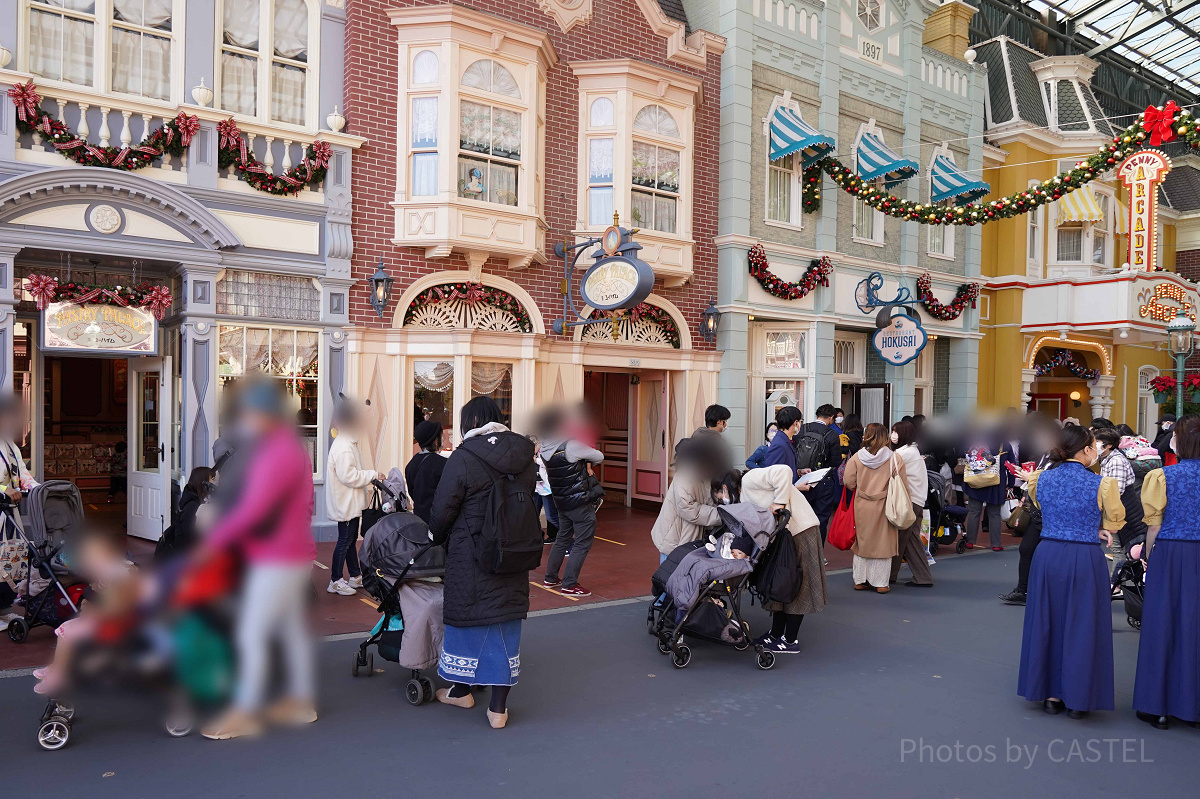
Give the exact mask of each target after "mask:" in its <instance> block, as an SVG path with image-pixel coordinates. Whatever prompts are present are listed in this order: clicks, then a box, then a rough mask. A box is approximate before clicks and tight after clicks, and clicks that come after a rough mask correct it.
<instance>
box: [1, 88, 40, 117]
mask: <svg viewBox="0 0 1200 799" xmlns="http://www.w3.org/2000/svg"><path fill="white" fill-rule="evenodd" d="M8 96H9V97H11V98H12V101H13V105H15V106H16V107H17V116H18V117H19V118H20V120H21V121H22V122H28V123H29V124H30V125H32V124H34V123H36V122H37V118H38V104H39V103H41V102H42V96H41V95H40V94H38V93H37V89H35V88H34V86H33V81H32V80H31V81H29V82H27V83H23V84H20V83H19V84H17V85H16V86H13V87H12V88H11V89H9V90H8Z"/></svg>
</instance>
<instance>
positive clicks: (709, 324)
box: [700, 297, 721, 343]
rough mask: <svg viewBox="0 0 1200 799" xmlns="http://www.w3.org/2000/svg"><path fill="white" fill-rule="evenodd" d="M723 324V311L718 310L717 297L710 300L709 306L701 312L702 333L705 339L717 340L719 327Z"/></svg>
mask: <svg viewBox="0 0 1200 799" xmlns="http://www.w3.org/2000/svg"><path fill="white" fill-rule="evenodd" d="M720 324H721V312H720V311H718V310H717V298H716V297H713V298H712V299H711V300H709V301H708V307H707V308H705V309H704V310H703V311H701V313H700V335H701V336H702V337H703V338H704V340H705V341H707V342H709V343H712V342H714V341H716V340H717V328H718V327H719V326H720Z"/></svg>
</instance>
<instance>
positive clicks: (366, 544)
mask: <svg viewBox="0 0 1200 799" xmlns="http://www.w3.org/2000/svg"><path fill="white" fill-rule="evenodd" d="M432 541H433V535H432V534H431V533H430V532H429V527H428V526H427V525H426V524H425V522H424V521H422V520H421V517H419V516H417V515H416V514H413V513H404V512H401V513H389V514H387V515H386V516H384V517H383V518H382V519H380V520H379V521H377V522H375V524H373V525H371V529H370V530H368V531H367V535H366V537H365V538H364V539H363V545H362V552H361V554H362V560H363V563H365V564H366V565H367V566H368V567H369V568H372V569H377V570H379V571H380V572H382V573H383V574H385V575H387V576H389V577H399V576H400V574H401V573H402V572H403V571H404V569H405V568H406V567H407V566H408V565H409V561H411V560H413V558H414V557H417V555H418V553H421V550H422V549H423V548H425V547H427V546H428V545H429V544H430V542H432ZM445 573H446V550H445V549H444V548H443V547H438V546H429V548H428V549H426V550H425V552H424V553H423V554H421V555H420V557H417V560H416V563H413V564H412V568H411V569H409V570H408V574H406V575H405V576H404V579H406V580H412V579H416V578H418V577H441V576H442V575H443V574H445Z"/></svg>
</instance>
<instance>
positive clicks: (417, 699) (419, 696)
mask: <svg viewBox="0 0 1200 799" xmlns="http://www.w3.org/2000/svg"><path fill="white" fill-rule="evenodd" d="M404 698H405V699H407V700H408V703H409V704H410V705H413V706H416V705H419V704H421V702H422V701H424V699H425V686H423V685H421V681H420V680H409V681H408V685H406V686H405V687H404Z"/></svg>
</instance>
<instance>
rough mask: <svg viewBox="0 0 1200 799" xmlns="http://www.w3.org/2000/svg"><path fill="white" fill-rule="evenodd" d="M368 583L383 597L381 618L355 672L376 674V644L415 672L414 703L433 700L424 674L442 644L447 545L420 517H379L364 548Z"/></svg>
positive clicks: (409, 691)
mask: <svg viewBox="0 0 1200 799" xmlns="http://www.w3.org/2000/svg"><path fill="white" fill-rule="evenodd" d="M360 554H361V557H362V562H363V587H364V588H366V589H367V591H368V592H369V593H370V594H371V596H373V597H375V599H377V600H378V601H379V608H378V609H379V612H380V614H381V617H380V619H379V623H378V624H376V625H375V627H374V629H372V630H371V635H370V636H369V637H368V638H367V640H365V641H363V642H362V643H361V644H360V645H359V647H358V652H357V653H355V656H354V668H353V671H352V673H353V675H354V676H355V677H358V676H359V675H360V674H366V676H368V677H369V676H371V675H373V674H374V673H375V656H374V654H368V653H367V648H368V647H370V646H371V645H372V644H373V645H375V648H376V649H378V650H379V655H380V657H382V658H383V659H384V660H390V661H391V662H393V663H399V664H400V665H401V666H403V667H404V668H407V669H410V670H411V672H412V675H411V678H410V679H409V681H408V685H407V686H406V687H405V697H406V698H407V699H408V701H409V703H410V704H412V705H420V704H422V703H423V702H428V701H430V700H432V699H433V682H432V681H430V680H429V679H428V678H426V677H423V676H421V670H422V669H428V668H431V667H433V666H434V665H435V664H436V663H437V661H438V656H439V653H440V651H441V648H442V638H443V636H444V633H445V627H444V626H443V622H442V585H441V580H440V579H439V578H441V577H442V575H444V574H445V573H446V550H445V549H444V548H443V547H440V546H435V545H434V543H433V534H432V533H430V532H429V527H428V526H427V525H426V524H425V522H424V521H422V520H421V518H420V517H419V516H416V515H414V514H412V513H406V512H403V511H398V512H396V513H389V514H387V515H385V516H383V517H382V518H380V519H379V520H377V521H376V522H375V523H374V524H373V525H372V526H371V529H370V530H368V531H367V535H366V537H365V538H364V539H363V544H362V549H361V551H360Z"/></svg>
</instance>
